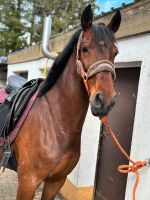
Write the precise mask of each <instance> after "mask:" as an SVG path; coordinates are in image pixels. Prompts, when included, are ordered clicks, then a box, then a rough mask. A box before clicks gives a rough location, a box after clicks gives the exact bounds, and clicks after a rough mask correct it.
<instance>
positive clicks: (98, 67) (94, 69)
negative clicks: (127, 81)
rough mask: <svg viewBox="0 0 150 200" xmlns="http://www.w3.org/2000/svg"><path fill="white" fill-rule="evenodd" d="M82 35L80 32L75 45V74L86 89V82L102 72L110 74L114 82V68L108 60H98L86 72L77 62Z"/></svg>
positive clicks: (78, 61) (79, 62)
mask: <svg viewBox="0 0 150 200" xmlns="http://www.w3.org/2000/svg"><path fill="white" fill-rule="evenodd" d="M82 35H83V32H81V34H80V36H79V40H78V43H77V56H76V66H77V72H78V73H79V74H80V75H81V77H82V78H83V80H84V83H85V86H86V89H87V83H86V82H87V80H88V79H89V78H92V77H93V76H95V75H96V74H97V73H99V72H102V71H108V72H110V73H111V74H112V77H113V80H115V79H116V73H115V66H114V65H113V63H111V62H110V61H109V60H100V61H98V62H96V63H93V64H92V65H91V66H90V67H89V69H88V70H87V72H86V71H85V69H84V67H83V65H82V63H81V61H80V60H79V50H80V45H81V42H82Z"/></svg>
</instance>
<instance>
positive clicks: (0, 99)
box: [0, 88, 8, 103]
mask: <svg viewBox="0 0 150 200" xmlns="http://www.w3.org/2000/svg"><path fill="white" fill-rule="evenodd" d="M7 97H8V94H7V93H6V91H5V89H4V88H2V89H0V103H4V101H5V99H6V98H7Z"/></svg>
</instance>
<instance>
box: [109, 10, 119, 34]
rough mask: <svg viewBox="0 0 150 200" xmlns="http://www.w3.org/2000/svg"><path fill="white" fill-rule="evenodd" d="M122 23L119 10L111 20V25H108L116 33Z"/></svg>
mask: <svg viewBox="0 0 150 200" xmlns="http://www.w3.org/2000/svg"><path fill="white" fill-rule="evenodd" d="M120 23H121V13H120V11H119V10H117V12H116V14H115V15H114V16H113V18H112V19H111V21H110V23H109V24H108V27H109V28H110V29H111V30H112V31H113V32H114V33H116V32H117V31H118V29H119V27H120Z"/></svg>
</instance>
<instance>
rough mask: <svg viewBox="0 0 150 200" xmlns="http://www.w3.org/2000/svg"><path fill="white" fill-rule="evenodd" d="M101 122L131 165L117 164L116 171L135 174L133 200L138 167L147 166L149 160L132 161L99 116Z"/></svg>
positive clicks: (138, 177) (133, 198) (103, 119)
mask: <svg viewBox="0 0 150 200" xmlns="http://www.w3.org/2000/svg"><path fill="white" fill-rule="evenodd" d="M101 121H102V124H103V125H104V126H105V127H106V128H107V129H108V130H109V135H110V136H111V138H112V139H113V141H114V142H115V144H116V145H117V147H118V148H119V149H120V151H121V153H122V154H123V155H124V156H125V157H126V158H127V160H129V161H130V162H131V163H132V165H120V166H118V171H119V172H120V173H125V174H127V173H129V172H133V173H135V175H136V180H135V184H134V187H133V193H132V200H135V195H136V189H137V186H138V183H139V179H140V175H139V169H141V168H143V167H145V166H148V165H149V162H148V161H147V160H144V161H136V162H135V161H133V160H132V159H131V158H130V156H129V155H128V154H127V153H126V152H125V150H124V149H123V148H122V146H121V145H120V143H119V141H118V139H117V138H116V136H115V133H114V132H113V131H112V129H111V128H110V126H109V124H108V122H107V119H106V117H103V118H101Z"/></svg>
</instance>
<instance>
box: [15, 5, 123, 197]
mask: <svg viewBox="0 0 150 200" xmlns="http://www.w3.org/2000/svg"><path fill="white" fill-rule="evenodd" d="M92 21H93V14H92V11H91V6H90V5H89V6H87V7H86V8H85V9H84V11H83V13H82V16H81V28H79V29H78V30H77V31H76V33H75V34H74V35H73V36H72V38H71V40H70V42H69V43H68V44H67V46H66V47H65V48H64V50H63V51H62V53H61V54H60V55H59V56H58V57H57V58H56V60H55V61H54V63H53V65H52V68H51V70H50V72H49V74H48V76H47V78H46V80H45V81H44V82H43V84H42V86H41V88H40V90H39V94H38V97H37V99H36V101H35V102H34V105H33V106H32V109H31V111H30V113H29V114H28V116H27V118H26V120H25V122H24V124H23V126H22V128H21V130H20V132H19V134H18V136H17V138H16V140H15V141H14V143H13V144H12V148H13V150H14V152H15V157H16V160H17V163H18V168H17V173H18V182H19V183H18V190H17V200H33V198H34V195H35V191H36V189H37V188H38V186H39V185H40V184H41V183H42V182H43V181H44V188H43V192H42V200H53V199H54V198H55V196H56V194H57V193H58V192H59V190H60V188H61V187H62V186H63V184H64V182H65V180H66V177H67V175H68V174H69V173H70V172H71V171H72V170H73V168H74V167H75V166H76V164H77V162H78V160H79V156H80V142H81V132H82V126H83V123H84V120H85V116H86V113H87V109H88V105H89V103H90V106H91V111H92V114H93V115H95V116H105V115H107V114H108V113H109V111H110V110H111V108H112V107H113V106H114V103H115V97H116V93H115V90H114V87H113V80H114V78H115V70H114V64H113V63H114V58H115V56H116V55H117V53H118V49H117V46H116V39H115V36H114V33H115V32H116V31H117V30H118V28H119V26H120V22H121V15H120V12H119V11H117V12H116V14H115V15H114V16H113V17H112V19H111V21H110V23H109V24H108V25H105V24H103V23H101V24H98V25H94V24H92ZM84 83H85V84H84Z"/></svg>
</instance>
